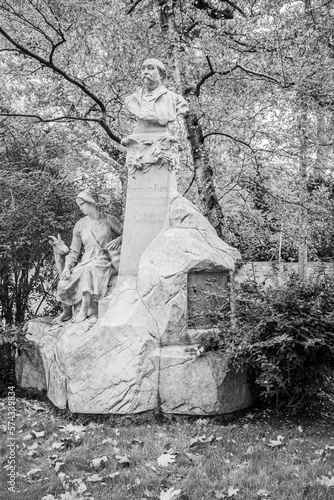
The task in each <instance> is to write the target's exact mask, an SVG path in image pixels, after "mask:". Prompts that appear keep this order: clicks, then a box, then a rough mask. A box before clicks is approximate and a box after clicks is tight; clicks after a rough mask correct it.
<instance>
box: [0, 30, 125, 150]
mask: <svg viewBox="0 0 334 500" xmlns="http://www.w3.org/2000/svg"><path fill="white" fill-rule="evenodd" d="M0 34H1V35H2V36H3V37H4V38H6V39H7V40H8V41H9V43H10V44H11V45H13V46H14V47H16V48H17V49H18V50H19V52H20V53H21V54H24V55H26V56H28V57H30V58H31V59H33V60H35V61H37V62H39V63H40V64H41V65H42V66H45V67H47V68H49V69H51V70H52V71H53V72H54V73H57V74H58V75H60V76H62V77H63V78H64V80H66V81H67V82H69V83H71V84H72V85H75V86H76V87H78V88H79V89H80V90H81V91H82V92H83V93H84V94H86V95H87V96H88V97H90V99H92V100H93V101H94V102H95V103H96V104H97V105H98V106H99V108H100V110H101V113H102V118H100V119H96V120H91V121H96V122H97V123H99V124H100V125H101V126H102V128H103V129H104V130H105V131H106V133H107V134H108V136H109V137H110V138H111V139H113V140H114V141H115V142H118V143H120V142H121V139H120V137H118V136H117V135H116V134H115V133H114V132H112V130H111V129H110V128H109V126H108V125H107V123H106V114H107V110H106V107H105V105H104V103H103V101H102V100H101V99H100V98H98V97H97V96H96V95H95V94H93V92H91V91H90V90H89V89H88V88H87V87H86V86H85V85H84V84H83V83H82V82H80V81H79V80H77V79H76V78H74V77H72V76H70V75H68V74H67V73H66V72H65V71H63V70H62V69H61V68H59V67H58V66H56V65H55V64H54V63H53V61H52V59H51V60H47V59H44V58H43V57H41V56H39V55H38V54H35V53H34V52H32V51H31V50H29V49H27V48H26V47H24V46H23V45H21V44H20V43H19V42H17V41H16V40H14V39H13V38H12V37H11V36H10V35H9V34H8V33H7V32H6V31H5V30H4V29H3V28H2V27H0ZM35 117H37V118H38V119H40V118H39V117H38V116H36V115H35ZM71 119H72V118H71ZM41 121H42V120H41Z"/></svg>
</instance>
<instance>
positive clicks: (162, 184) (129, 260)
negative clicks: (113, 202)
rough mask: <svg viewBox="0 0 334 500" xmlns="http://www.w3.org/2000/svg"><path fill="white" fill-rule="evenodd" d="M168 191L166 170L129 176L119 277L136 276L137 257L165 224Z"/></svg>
mask: <svg viewBox="0 0 334 500" xmlns="http://www.w3.org/2000/svg"><path fill="white" fill-rule="evenodd" d="M170 187H171V173H170V172H169V171H168V169H162V168H161V169H159V168H158V167H156V166H154V167H152V168H151V169H150V171H149V172H148V173H146V174H145V175H143V174H142V172H140V171H137V172H135V173H134V174H132V175H129V182H128V190H127V199H126V211H125V224H124V233H123V244H122V254H121V262H120V269H119V275H133V274H137V272H138V265H139V259H140V256H141V255H142V253H143V251H144V250H145V249H146V248H147V246H148V245H149V244H150V243H151V241H152V240H154V238H155V237H156V236H157V235H158V234H159V233H160V231H161V230H162V229H163V227H164V224H165V222H166V216H167V210H168V204H169V193H170Z"/></svg>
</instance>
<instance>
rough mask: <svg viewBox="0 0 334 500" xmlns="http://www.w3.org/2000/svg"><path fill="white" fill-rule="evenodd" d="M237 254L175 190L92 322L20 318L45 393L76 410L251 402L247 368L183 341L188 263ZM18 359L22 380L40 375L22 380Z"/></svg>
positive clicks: (199, 267) (178, 408) (179, 408)
mask: <svg viewBox="0 0 334 500" xmlns="http://www.w3.org/2000/svg"><path fill="white" fill-rule="evenodd" d="M238 258H239V252H238V251H237V250H236V249H234V248H232V247H230V246H228V245H227V244H226V243H224V242H223V241H222V240H221V239H220V238H218V236H217V234H216V232H215V230H214V229H213V228H212V226H211V225H210V224H209V223H208V221H207V220H206V219H205V218H204V217H203V216H202V215H201V213H200V212H199V211H198V210H197V208H196V207H195V206H194V205H192V204H191V203H190V202H189V201H188V200H186V199H185V198H183V197H181V196H180V195H178V194H177V193H176V192H174V193H173V196H172V198H171V202H170V207H169V212H168V217H167V220H166V224H165V227H164V229H163V231H162V232H161V233H160V234H159V235H158V236H157V237H156V238H155V239H154V240H153V241H152V243H151V244H150V245H149V246H148V247H147V249H146V250H145V251H144V252H143V254H142V256H141V258H140V265H139V271H138V275H137V277H134V276H129V277H126V276H125V277H124V276H122V278H121V279H119V281H118V284H117V286H116V288H115V289H114V290H113V292H112V294H111V296H110V297H108V299H110V302H109V305H108V308H107V311H106V313H105V314H104V316H103V317H102V318H100V319H99V320H98V321H97V323H96V324H90V320H86V321H84V322H83V323H81V324H70V325H69V326H65V327H59V326H58V327H57V328H58V331H57V333H56V335H57V339H56V340H55V335H50V332H49V330H48V329H47V327H46V326H45V323H43V326H42V327H36V324H38V322H39V321H43V320H32V321H30V322H29V323H28V330H29V331H31V332H32V331H35V334H33V335H35V337H34V338H35V345H36V350H37V351H38V354H39V356H40V359H41V360H42V363H43V366H44V370H45V381H46V382H45V384H46V387H47V391H48V397H49V398H50V399H51V401H52V402H53V403H54V404H55V405H56V406H58V407H59V408H65V407H66V406H67V405H68V407H69V409H70V410H71V411H72V412H79V413H113V414H129V413H137V412H142V411H146V410H151V409H154V408H157V407H158V406H159V405H161V409H162V411H164V412H166V413H185V414H201V415H210V414H217V413H230V412H232V411H235V410H238V409H241V408H244V407H247V406H249V405H250V404H251V402H252V398H251V393H250V391H249V386H248V382H247V375H246V374H245V373H241V374H240V373H239V374H235V373H233V372H230V371H229V370H228V369H227V368H226V366H225V365H224V362H223V360H222V359H221V356H220V355H218V354H217V353H209V354H206V355H202V356H197V355H196V349H191V348H190V349H189V346H191V345H193V346H196V342H198V339H199V337H200V335H199V332H196V330H194V329H192V330H190V329H189V328H188V323H187V279H188V278H187V277H188V273H189V272H193V271H222V272H226V271H231V270H233V269H234V264H235V261H236V259H238ZM36 322H37V323H36ZM50 328H51V327H50ZM52 328H53V327H52ZM37 330H38V331H41V330H43V332H44V333H43V335H41V334H38V335H37V334H36V331H37ZM207 331H209V330H207ZM54 332H55V330H54ZM202 333H203V332H201V334H202ZM204 334H205V331H204ZM27 362H28V361H25V363H27ZM25 363H23V364H22V363H21V364H20V362H18V367H20V368H19V370H18V372H20V371H21V373H22V374H23V373H25V376H23V375H22V376H20V373H19V380H21V384H23V385H24V386H25V387H27V386H29V384H30V386H33V387H36V386H37V384H38V383H39V385H41V384H42V382H38V381H37V380H36V374H35V375H34V376H33V377H31V380H30V381H29V377H28V373H29V372H30V371H31V373H33V370H30V369H29V368H28V367H24V364H25ZM22 365H23V366H22ZM41 378H42V375H41Z"/></svg>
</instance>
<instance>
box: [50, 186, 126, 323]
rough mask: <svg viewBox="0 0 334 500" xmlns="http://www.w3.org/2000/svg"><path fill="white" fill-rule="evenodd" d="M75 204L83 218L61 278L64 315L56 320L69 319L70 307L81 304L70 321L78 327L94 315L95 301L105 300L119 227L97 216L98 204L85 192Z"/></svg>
mask: <svg viewBox="0 0 334 500" xmlns="http://www.w3.org/2000/svg"><path fill="white" fill-rule="evenodd" d="M76 202H77V204H78V206H79V208H80V210H81V211H82V212H83V214H84V215H85V217H83V218H82V219H80V220H79V221H78V222H77V223H76V224H75V226H74V229H73V238H72V243H71V247H70V251H69V253H68V254H67V255H66V258H65V266H64V270H63V272H62V274H61V275H60V281H59V285H58V299H59V300H60V301H61V303H62V306H63V312H62V314H61V315H60V317H59V318H58V320H60V321H67V320H69V319H71V318H72V314H73V306H77V307H76V309H77V308H78V307H79V306H80V303H81V306H80V309H79V312H78V313H77V315H76V317H75V318H74V319H73V322H74V323H79V322H81V321H83V320H84V319H86V318H87V317H88V316H92V315H95V314H96V313H97V301H98V300H99V299H101V298H102V297H104V295H105V293H106V291H107V287H108V283H109V280H110V277H111V276H112V275H113V274H117V272H118V263H119V254H120V246H121V242H122V236H121V235H122V225H121V224H120V223H119V222H118V220H117V219H116V218H115V217H114V216H112V215H109V214H107V213H103V212H99V210H98V208H97V200H96V198H95V197H94V196H93V195H92V193H90V192H89V191H88V190H85V191H82V192H81V193H79V194H78V196H77V197H76ZM115 236H118V237H117V238H115ZM82 247H83V254H82V257H81V260H80V262H78V259H79V256H80V252H81V250H82Z"/></svg>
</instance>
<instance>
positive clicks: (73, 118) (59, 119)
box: [0, 113, 121, 144]
mask: <svg viewBox="0 0 334 500" xmlns="http://www.w3.org/2000/svg"><path fill="white" fill-rule="evenodd" d="M0 116H11V117H14V118H15V117H16V118H35V119H36V120H38V121H40V122H42V123H52V122H62V121H79V122H94V123H98V124H99V125H100V126H101V127H102V128H103V129H104V130H105V132H106V133H107V135H108V136H109V137H110V138H111V139H113V140H114V141H115V142H118V143H119V144H120V142H121V140H120V138H119V137H117V136H115V135H114V134H113V133H112V132H111V130H110V128H109V127H108V125H107V124H106V123H105V122H104V120H102V119H101V118H85V117H81V116H67V115H64V116H58V117H57V118H42V117H41V116H39V115H34V114H24V113H0ZM111 134H112V135H111Z"/></svg>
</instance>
